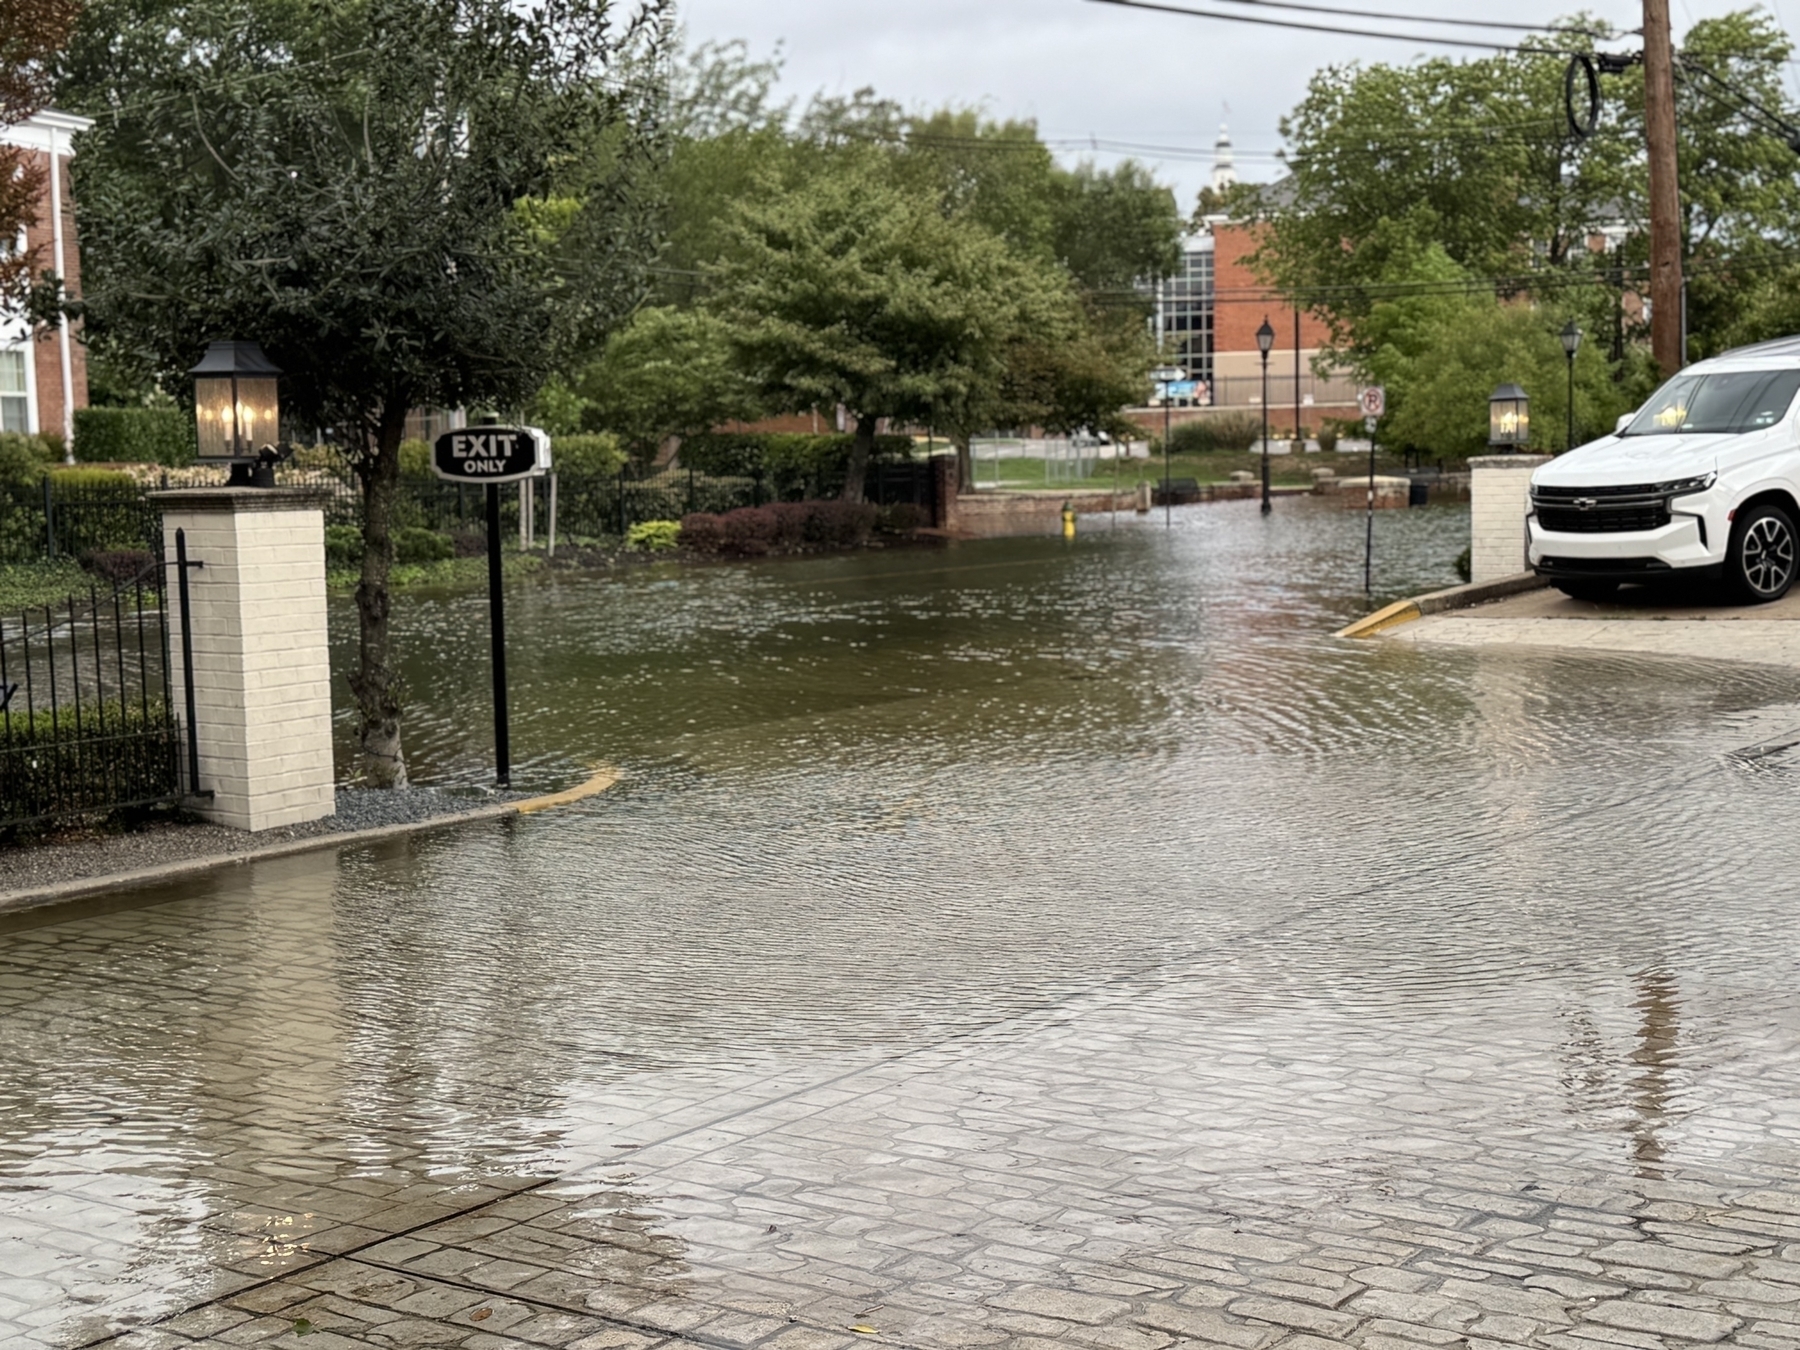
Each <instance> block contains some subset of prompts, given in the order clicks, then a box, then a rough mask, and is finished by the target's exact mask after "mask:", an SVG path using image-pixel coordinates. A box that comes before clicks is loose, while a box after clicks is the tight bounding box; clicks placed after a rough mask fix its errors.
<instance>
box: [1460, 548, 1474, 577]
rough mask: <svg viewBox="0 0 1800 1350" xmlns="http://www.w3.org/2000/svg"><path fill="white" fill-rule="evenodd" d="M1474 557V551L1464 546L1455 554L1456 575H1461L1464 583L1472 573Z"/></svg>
mask: <svg viewBox="0 0 1800 1350" xmlns="http://www.w3.org/2000/svg"><path fill="white" fill-rule="evenodd" d="M1474 559H1475V551H1474V550H1473V549H1469V548H1465V549H1464V550H1463V551H1462V552H1461V553H1459V554H1457V555H1456V575H1457V576H1459V577H1461V578H1462V579H1463V581H1464V583H1465V584H1466V583H1467V582H1468V580H1469V578H1470V577H1471V576H1473V575H1474V571H1473V569H1474Z"/></svg>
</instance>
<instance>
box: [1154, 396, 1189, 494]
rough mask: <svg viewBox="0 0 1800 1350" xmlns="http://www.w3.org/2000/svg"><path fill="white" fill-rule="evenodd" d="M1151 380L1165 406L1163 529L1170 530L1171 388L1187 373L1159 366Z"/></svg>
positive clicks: (1171, 491)
mask: <svg viewBox="0 0 1800 1350" xmlns="http://www.w3.org/2000/svg"><path fill="white" fill-rule="evenodd" d="M1150 378H1151V379H1153V380H1155V381H1156V382H1157V384H1159V385H1161V386H1162V405H1163V528H1164V529H1168V528H1169V527H1170V526H1172V525H1173V524H1174V523H1175V521H1174V517H1173V514H1172V512H1173V510H1174V504H1175V493H1174V491H1173V489H1172V487H1171V484H1170V481H1169V386H1170V385H1172V384H1174V383H1175V381H1177V380H1185V379H1186V378H1187V371H1185V370H1183V369H1182V368H1181V367H1180V366H1158V367H1157V368H1156V369H1155V370H1153V371H1151V372H1150Z"/></svg>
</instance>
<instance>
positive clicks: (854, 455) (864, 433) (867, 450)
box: [841, 413, 878, 502]
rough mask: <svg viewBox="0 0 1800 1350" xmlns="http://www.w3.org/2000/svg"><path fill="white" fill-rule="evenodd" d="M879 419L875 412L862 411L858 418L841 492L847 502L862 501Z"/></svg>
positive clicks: (873, 451)
mask: <svg viewBox="0 0 1800 1350" xmlns="http://www.w3.org/2000/svg"><path fill="white" fill-rule="evenodd" d="M877 420H878V419H877V418H876V417H875V415H874V414H873V413H860V414H858V416H857V418H856V435H855V436H854V437H853V438H852V439H851V441H850V464H849V466H848V468H847V469H846V470H845V471H844V491H843V493H842V494H841V495H842V497H843V499H844V500H845V501H847V502H860V501H861V500H862V499H863V484H864V482H865V481H866V480H867V479H868V476H869V458H870V456H872V455H873V454H874V453H875V423H876V421H877Z"/></svg>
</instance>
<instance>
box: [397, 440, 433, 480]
mask: <svg viewBox="0 0 1800 1350" xmlns="http://www.w3.org/2000/svg"><path fill="white" fill-rule="evenodd" d="M400 472H401V473H403V474H405V475H406V476H407V477H408V478H430V477H431V443H430V442H429V441H401V442H400Z"/></svg>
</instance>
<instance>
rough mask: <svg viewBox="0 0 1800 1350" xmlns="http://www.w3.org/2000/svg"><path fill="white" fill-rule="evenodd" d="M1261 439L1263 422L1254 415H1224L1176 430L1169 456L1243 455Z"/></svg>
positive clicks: (1171, 432)
mask: <svg viewBox="0 0 1800 1350" xmlns="http://www.w3.org/2000/svg"><path fill="white" fill-rule="evenodd" d="M1270 434H1271V435H1273V434H1274V433H1273V432H1271V433H1270ZM1261 436H1262V420H1261V419H1260V418H1259V417H1257V416H1256V415H1255V414H1254V413H1222V414H1220V415H1218V416H1209V417H1204V418H1201V419H1199V420H1198V421H1193V422H1183V423H1182V424H1181V425H1180V426H1178V427H1175V428H1173V429H1172V430H1171V431H1170V432H1169V453H1170V454H1174V455H1210V454H1214V453H1216V452H1218V451H1221V450H1224V451H1230V452H1232V453H1235V454H1242V453H1243V452H1244V451H1246V450H1248V449H1249V448H1250V447H1251V446H1252V445H1255V444H1256V442H1257V441H1258V440H1259V439H1260V438H1261Z"/></svg>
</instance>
